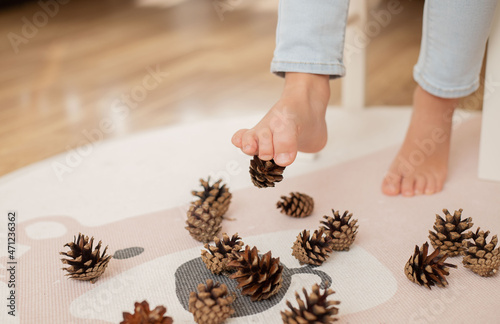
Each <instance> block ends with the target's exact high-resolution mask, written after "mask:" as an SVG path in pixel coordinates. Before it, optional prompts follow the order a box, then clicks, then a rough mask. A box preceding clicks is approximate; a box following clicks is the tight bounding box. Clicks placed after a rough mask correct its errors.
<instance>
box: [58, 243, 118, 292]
mask: <svg viewBox="0 0 500 324" xmlns="http://www.w3.org/2000/svg"><path fill="white" fill-rule="evenodd" d="M101 243H102V242H101V241H99V243H98V244H97V245H96V247H95V249H92V245H93V244H94V237H92V238H91V239H90V240H89V237H88V236H84V235H82V234H81V233H79V234H78V238H76V236H75V237H74V240H73V242H69V243H66V244H65V245H64V246H68V247H69V248H70V251H68V252H59V254H61V255H64V256H66V257H68V259H61V261H62V263H64V264H68V265H69V267H66V268H63V270H66V271H67V272H68V273H67V274H66V275H67V276H69V277H70V278H71V279H76V280H89V281H90V282H91V283H95V282H96V281H97V279H98V278H99V277H100V276H101V275H102V274H103V273H104V271H105V270H106V267H107V266H108V263H109V260H110V259H111V255H106V251H107V249H108V247H107V246H106V247H105V248H104V251H103V252H102V253H101Z"/></svg>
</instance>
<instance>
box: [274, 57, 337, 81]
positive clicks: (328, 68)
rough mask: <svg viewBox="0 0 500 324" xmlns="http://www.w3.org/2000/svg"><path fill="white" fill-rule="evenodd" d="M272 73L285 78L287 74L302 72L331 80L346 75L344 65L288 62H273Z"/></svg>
mask: <svg viewBox="0 0 500 324" xmlns="http://www.w3.org/2000/svg"><path fill="white" fill-rule="evenodd" d="M271 72H272V73H274V74H276V75H278V76H280V77H284V76H285V72H302V73H311V74H323V75H329V76H330V79H337V78H340V77H343V76H344V75H345V67H344V64H342V63H313V62H287V61H275V60H273V61H272V63H271Z"/></svg>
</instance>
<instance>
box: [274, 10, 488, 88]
mask: <svg viewBox="0 0 500 324" xmlns="http://www.w3.org/2000/svg"><path fill="white" fill-rule="evenodd" d="M354 1H358V0H354ZM404 3H405V1H398V0H391V1H389V2H388V3H387V6H388V7H387V8H384V10H385V9H386V12H385V13H384V15H385V16H384V15H382V16H383V17H382V18H380V17H377V18H379V19H381V20H380V24H381V25H384V19H385V21H386V22H387V20H388V17H389V16H387V15H388V14H389V15H396V14H399V12H401V11H402V10H404ZM496 4H497V0H426V1H425V7H424V19H423V36H422V43H421V46H420V55H419V58H418V62H417V64H416V65H415V67H414V69H413V77H414V79H415V81H416V82H417V83H418V84H419V85H420V86H421V87H422V88H423V89H425V90H426V91H427V92H429V93H431V94H433V95H435V96H438V97H442V98H459V97H463V96H467V95H469V94H471V93H473V92H474V91H476V90H477V88H478V87H479V73H480V71H481V64H482V61H483V56H484V52H485V47H486V41H487V39H488V35H489V31H490V26H491V23H492V20H493V15H494V12H495V7H496ZM348 7H349V0H307V1H306V0H280V7H279V20H278V27H277V32H276V49H275V52H274V58H273V61H272V63H271V71H272V72H273V73H276V74H278V75H280V76H284V74H285V72H304V73H315V74H325V75H330V77H331V78H332V79H333V78H337V77H342V76H343V75H344V74H345V67H344V62H343V54H344V41H345V40H344V39H345V37H344V34H345V27H346V23H347V12H348ZM396 8H397V10H396ZM391 9H394V10H391ZM375 12H376V11H375ZM372 14H373V13H372ZM374 20H376V19H374ZM370 27H371V30H370ZM373 27H374V26H366V28H367V29H366V30H365V31H360V32H364V35H363V36H364V37H370V35H373ZM375 27H376V26H375ZM382 27H384V28H385V27H387V28H390V25H387V26H379V28H382ZM375 31H376V30H375ZM373 37H375V36H373ZM395 55H397V53H388V55H387V56H388V58H390V57H391V56H395Z"/></svg>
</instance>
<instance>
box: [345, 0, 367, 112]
mask: <svg viewBox="0 0 500 324" xmlns="http://www.w3.org/2000/svg"><path fill="white" fill-rule="evenodd" d="M367 14H368V13H367V4H366V0H356V1H351V3H350V6H349V17H350V18H351V17H352V19H353V24H352V25H351V24H349V25H348V26H347V28H346V38H345V50H344V63H345V66H346V76H345V77H344V78H343V79H342V107H343V108H347V109H349V110H361V109H363V108H364V106H365V84H366V63H365V62H366V61H365V56H366V46H367V45H368V42H365V43H364V41H363V37H360V35H361V34H362V31H363V30H364V28H365V25H366V21H367V18H368V17H367Z"/></svg>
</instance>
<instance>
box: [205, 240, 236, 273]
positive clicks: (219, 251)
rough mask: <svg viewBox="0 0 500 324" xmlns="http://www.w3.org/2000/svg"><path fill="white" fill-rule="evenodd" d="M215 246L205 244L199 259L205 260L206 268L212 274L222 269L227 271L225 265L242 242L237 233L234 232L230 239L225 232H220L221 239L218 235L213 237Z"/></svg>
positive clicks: (228, 268) (227, 268)
mask: <svg viewBox="0 0 500 324" xmlns="http://www.w3.org/2000/svg"><path fill="white" fill-rule="evenodd" d="M214 241H215V246H210V245H208V244H205V249H207V250H208V251H207V250H202V251H201V259H202V260H203V262H205V265H206V266H207V269H208V270H210V271H212V273H214V274H220V273H221V272H222V271H229V270H230V267H228V266H227V263H228V262H229V259H230V258H231V256H232V255H233V252H236V253H239V252H240V251H241V248H242V247H243V244H244V243H243V242H242V241H241V237H239V236H238V233H236V234H234V235H233V236H232V237H231V239H230V238H229V236H227V234H226V233H223V234H222V240H221V239H219V238H218V237H215V238H214Z"/></svg>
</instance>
